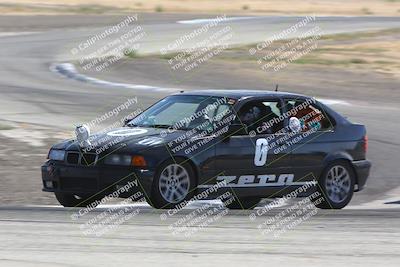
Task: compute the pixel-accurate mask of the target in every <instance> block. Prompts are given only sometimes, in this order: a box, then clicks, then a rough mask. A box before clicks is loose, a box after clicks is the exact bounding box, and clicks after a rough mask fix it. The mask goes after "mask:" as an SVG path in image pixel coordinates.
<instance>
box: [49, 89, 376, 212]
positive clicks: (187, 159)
mask: <svg viewBox="0 0 400 267" xmlns="http://www.w3.org/2000/svg"><path fill="white" fill-rule="evenodd" d="M76 135H77V137H76V139H71V140H66V141H63V142H61V143H59V144H56V145H54V146H53V147H52V148H51V149H50V151H49V155H48V160H47V162H46V163H45V164H44V165H43V166H42V180H43V191H46V192H54V193H55V196H56V198H57V200H58V201H59V202H60V203H61V205H63V206H65V207H74V206H79V207H82V206H88V205H92V206H93V205H97V204H99V203H101V200H102V199H103V198H104V197H105V196H106V195H107V194H111V193H112V192H115V191H118V194H117V195H116V196H117V197H121V198H129V197H131V196H132V195H133V194H135V193H137V192H141V193H142V194H143V195H144V197H145V199H146V201H147V202H148V203H149V204H150V205H152V206H153V207H155V208H176V207H182V206H184V205H185V204H186V203H187V202H188V201H190V200H191V199H215V198H218V197H219V196H221V195H223V194H224V193H225V192H231V193H232V195H233V196H234V200H233V201H231V202H230V203H229V204H227V207H228V208H231V209H251V208H253V207H255V206H256V205H257V204H258V203H259V201H260V200H261V199H262V198H276V197H282V196H285V195H286V194H290V193H291V192H293V191H295V190H297V191H296V192H297V193H299V194H298V196H299V197H305V196H310V195H311V194H313V193H315V192H318V193H319V194H320V195H321V196H322V199H323V201H319V202H318V203H314V204H315V205H316V206H317V207H319V208H326V209H340V208H343V207H345V206H346V205H347V204H348V203H349V202H350V200H351V198H352V196H353V192H356V191H359V190H361V189H362V188H363V187H364V185H365V183H366V180H367V177H368V175H369V171H370V167H371V163H370V162H369V161H368V160H367V159H366V152H367V146H368V144H367V143H368V139H367V135H366V129H365V127H364V126H363V125H360V124H354V123H351V122H349V121H348V120H347V119H346V118H344V117H342V116H341V115H339V114H338V113H337V112H335V111H333V110H332V109H331V108H329V107H328V106H325V105H324V104H322V103H321V102H319V101H317V100H315V99H314V98H310V97H307V96H303V95H298V94H292V93H283V92H272V91H248V90H214V91H211V90H203V91H191V92H181V93H177V94H174V95H171V96H168V97H166V98H164V99H162V100H160V101H159V102H157V103H155V104H154V105H152V106H151V107H149V108H148V109H147V110H145V111H144V112H143V113H141V114H140V115H138V116H137V117H135V118H131V119H127V120H126V123H125V125H124V126H123V127H121V128H117V129H112V130H109V131H103V132H100V133H96V134H93V135H90V129H88V127H87V126H85V125H83V126H80V127H77V129H76ZM127 185H129V186H128V187H127ZM299 188H302V190H298V189H299ZM121 189H123V190H121ZM303 189H304V190H303ZM114 196H115V195H114ZM199 196H200V197H199Z"/></svg>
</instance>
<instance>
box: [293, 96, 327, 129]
mask: <svg viewBox="0 0 400 267" xmlns="http://www.w3.org/2000/svg"><path fill="white" fill-rule="evenodd" d="M285 105H286V110H287V113H288V114H287V115H288V117H289V118H290V117H296V118H298V119H299V120H300V122H301V127H302V132H306V131H310V130H316V131H326V130H329V129H332V128H333V127H334V121H333V120H332V118H330V117H329V115H328V114H327V113H326V112H325V111H324V110H323V109H321V108H319V107H318V106H316V105H315V104H313V103H312V101H305V100H303V99H301V100H299V99H295V100H285Z"/></svg>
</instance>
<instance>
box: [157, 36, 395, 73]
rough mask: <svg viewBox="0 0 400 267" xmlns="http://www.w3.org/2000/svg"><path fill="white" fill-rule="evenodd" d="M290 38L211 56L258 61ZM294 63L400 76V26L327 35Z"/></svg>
mask: <svg viewBox="0 0 400 267" xmlns="http://www.w3.org/2000/svg"><path fill="white" fill-rule="evenodd" d="M289 42H290V40H280V41H275V42H274V43H273V44H272V45H270V46H269V47H268V49H264V50H262V51H259V53H260V54H257V57H255V56H251V55H250V54H249V52H248V51H249V48H252V47H255V44H253V45H246V46H242V47H234V48H230V49H227V50H225V51H223V52H222V53H221V54H219V55H218V56H216V57H213V58H212V59H211V60H213V61H215V62H217V61H218V62H230V63H238V64H240V63H253V64H256V61H257V59H258V58H261V57H263V56H265V55H267V54H270V53H271V52H273V51H277V49H278V48H279V47H282V46H284V45H285V44H287V43H289ZM277 55H281V53H277ZM174 56H175V54H170V55H163V56H159V58H161V59H166V60H167V59H170V58H173V57H174ZM153 57H154V56H153ZM291 64H293V65H303V66H309V67H317V68H318V67H327V66H329V67H330V68H332V67H333V68H334V67H337V68H342V69H343V68H346V69H351V70H357V71H363V70H364V71H367V72H370V71H374V72H380V73H386V74H389V75H392V76H396V77H398V78H400V29H391V30H382V31H371V32H360V33H352V34H338V35H330V36H324V37H323V38H321V39H320V40H319V41H317V48H316V49H315V50H312V51H311V52H310V53H308V54H306V55H304V56H302V57H300V58H299V59H297V60H295V61H293V62H292V63H291Z"/></svg>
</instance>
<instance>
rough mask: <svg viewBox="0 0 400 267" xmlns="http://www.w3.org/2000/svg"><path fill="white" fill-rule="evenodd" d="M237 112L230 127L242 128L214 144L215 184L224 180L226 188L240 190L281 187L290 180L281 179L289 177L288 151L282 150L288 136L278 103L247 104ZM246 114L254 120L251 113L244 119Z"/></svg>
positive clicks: (259, 101) (264, 100) (251, 102)
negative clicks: (237, 125) (237, 126)
mask: <svg viewBox="0 0 400 267" xmlns="http://www.w3.org/2000/svg"><path fill="white" fill-rule="evenodd" d="M254 107H256V108H257V109H255V110H254V109H252V108H254ZM237 110H238V111H237V114H236V119H235V121H234V122H232V124H235V123H239V124H240V125H243V126H244V128H243V130H241V131H238V132H237V133H235V134H233V135H231V136H230V137H229V138H225V139H224V140H223V141H221V142H219V143H218V144H216V169H217V172H218V173H219V175H218V177H217V181H218V180H219V181H221V180H224V179H225V180H226V182H227V183H228V186H229V187H232V188H243V189H246V188H261V189H262V188H265V187H270V186H272V187H276V186H282V185H284V184H285V181H286V180H287V179H290V178H291V177H286V178H284V177H282V176H281V175H284V176H285V175H286V174H288V170H289V167H290V148H286V147H284V146H281V144H282V143H283V142H284V140H285V138H286V136H287V132H286V131H285V129H284V127H283V126H284V123H285V118H284V117H283V116H282V101H281V99H279V98H272V97H270V98H263V99H257V100H249V101H246V102H243V103H240V107H239V108H237ZM248 111H251V112H253V115H254V116H253V118H252V117H251V112H250V116H249V117H247V118H246V114H247V112H248ZM258 112H261V115H259V114H257V113H258ZM289 174H290V173H289ZM279 177H281V179H280V180H279ZM282 179H283V180H282Z"/></svg>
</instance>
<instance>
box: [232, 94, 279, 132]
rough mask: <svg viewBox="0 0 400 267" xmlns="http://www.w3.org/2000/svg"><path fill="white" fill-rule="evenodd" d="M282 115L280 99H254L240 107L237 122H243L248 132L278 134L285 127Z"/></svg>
mask: <svg viewBox="0 0 400 267" xmlns="http://www.w3.org/2000/svg"><path fill="white" fill-rule="evenodd" d="M281 115H282V111H281V106H280V102H279V100H275V101H252V102H249V103H246V104H245V105H244V106H243V107H241V108H240V110H239V112H238V114H237V119H236V121H235V123H238V124H242V125H243V126H244V127H245V131H246V132H247V133H249V132H251V131H254V132H255V133H256V134H276V133H279V132H280V131H282V130H283V127H284V118H283V117H282V116H281Z"/></svg>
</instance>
